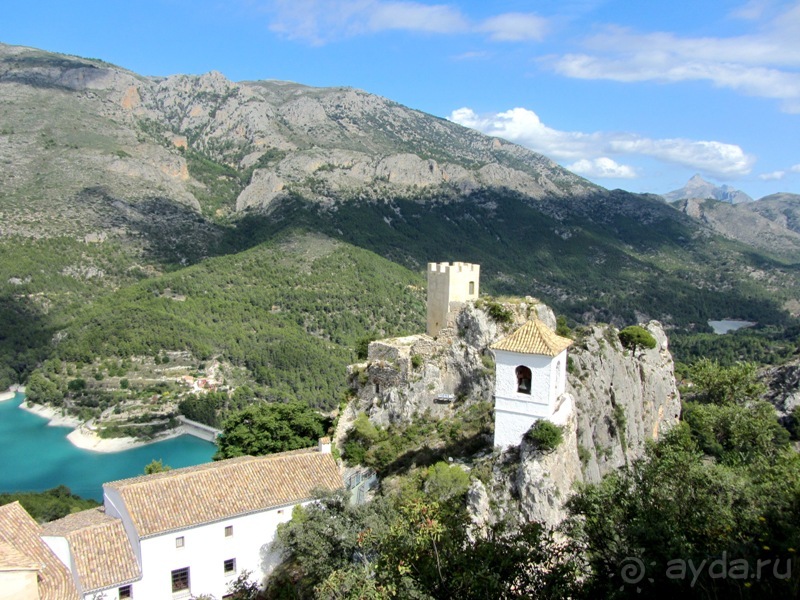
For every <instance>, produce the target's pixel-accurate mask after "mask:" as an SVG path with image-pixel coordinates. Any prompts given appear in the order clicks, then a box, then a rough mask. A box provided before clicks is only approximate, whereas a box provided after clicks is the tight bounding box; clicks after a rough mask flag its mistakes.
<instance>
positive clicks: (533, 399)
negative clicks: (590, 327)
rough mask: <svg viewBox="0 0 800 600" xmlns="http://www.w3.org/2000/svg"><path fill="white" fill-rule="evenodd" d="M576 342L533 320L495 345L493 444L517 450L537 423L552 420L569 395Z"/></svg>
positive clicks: (493, 346)
mask: <svg viewBox="0 0 800 600" xmlns="http://www.w3.org/2000/svg"><path fill="white" fill-rule="evenodd" d="M570 345H572V340H570V339H568V338H564V337H561V336H559V335H556V333H555V332H554V331H553V330H551V329H550V328H549V327H547V325H545V324H544V323H542V322H541V321H539V320H538V319H533V320H531V321H528V322H527V323H525V324H524V325H523V326H522V327H520V328H519V329H517V330H516V331H514V332H513V333H511V334H510V335H508V336H507V337H505V338H503V339H502V340H500V341H499V342H496V343H494V344H493V345H492V346H491V349H492V350H493V351H494V354H495V392H494V398H495V400H494V402H495V405H494V406H495V410H494V445H495V446H496V447H499V448H508V447H509V446H517V445H519V443H520V442H521V441H522V436H524V435H525V433H526V432H527V431H528V429H530V428H531V425H533V424H534V423H535V422H536V421H538V420H539V419H551V418H552V416H553V415H554V414H555V412H556V410H557V408H558V399H559V398H560V396H561V395H562V394H564V392H565V391H566V382H567V348H569V346H570Z"/></svg>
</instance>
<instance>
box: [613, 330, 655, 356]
mask: <svg viewBox="0 0 800 600" xmlns="http://www.w3.org/2000/svg"><path fill="white" fill-rule="evenodd" d="M619 341H620V342H621V343H622V345H623V346H625V347H626V348H628V349H629V350H635V349H636V347H637V346H638V347H641V348H650V349H652V348H655V347H656V338H654V337H653V336H652V335H651V334H650V332H649V331H647V330H646V329H645V328H644V327H640V326H639V325H631V326H630V327H626V328H625V329H623V330H622V331H620V332H619Z"/></svg>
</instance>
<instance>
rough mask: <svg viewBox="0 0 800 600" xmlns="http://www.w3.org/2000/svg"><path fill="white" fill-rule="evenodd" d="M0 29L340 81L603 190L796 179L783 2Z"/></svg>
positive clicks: (173, 7)
mask: <svg viewBox="0 0 800 600" xmlns="http://www.w3.org/2000/svg"><path fill="white" fill-rule="evenodd" d="M0 41H2V42H5V43H9V44H20V45H25V46H33V47H38V48H43V49H46V50H52V51H56V52H63V53H67V54H76V55H79V56H86V57H91V58H101V59H103V60H106V61H109V62H112V63H115V64H118V65H120V66H123V67H126V68H128V69H131V70H133V71H136V72H137V73H141V74H143V75H161V76H164V75H171V74H175V73H205V72H207V71H211V70H217V71H220V72H222V73H223V74H224V75H225V76H227V77H228V78H230V79H232V80H235V81H239V80H245V79H286V80H292V81H297V82H300V83H305V84H308V85H316V86H334V85H337V86H338V85H344V86H353V87H357V88H361V89H363V90H366V91H368V92H372V93H375V94H379V95H381V96H385V97H387V98H391V99H392V100H395V101H397V102H400V103H402V104H405V105H407V106H410V107H412V108H417V109H420V110H423V111H425V112H429V113H431V114H434V115H437V116H440V117H444V118H449V119H451V120H454V121H456V122H459V123H461V124H462V125H466V126H469V127H473V128H475V129H478V130H481V131H484V132H486V133H489V134H491V135H496V136H500V137H503V138H506V139H509V140H511V141H514V142H517V143H519V144H522V145H524V146H527V147H529V148H532V149H533V150H536V151H538V152H542V153H543V154H545V155H547V156H549V157H550V158H552V159H553V160H555V161H557V162H558V163H560V164H562V165H564V166H566V167H567V168H570V169H571V170H573V171H575V172H577V173H579V174H581V175H584V176H586V177H588V178H589V179H591V180H593V181H596V182H597V183H599V184H601V185H603V186H605V187H609V188H623V189H628V190H631V191H636V192H645V191H647V192H656V193H663V192H667V191H670V190H673V189H676V188H679V187H681V186H682V185H683V184H684V183H685V182H686V181H687V180H688V179H689V177H691V176H692V175H694V174H695V173H700V174H701V175H702V176H703V177H705V178H706V179H708V180H710V181H712V182H714V183H717V184H719V183H727V184H729V185H732V186H734V187H737V188H739V189H742V190H744V191H745V192H747V193H748V194H750V195H751V196H753V197H754V198H759V197H761V196H764V195H767V194H770V193H774V192H779V191H782V192H792V193H800V1H798V0H795V1H793V2H786V1H779V0H695V1H694V2H691V3H689V2H675V1H672V2H665V1H662V0H639V1H633V0H628V1H623V0H559V1H557V0H539V1H530V2H524V1H521V0H496V1H494V2H487V1H486V0H483V1H481V2H477V1H476V2H472V1H461V2H442V3H439V2H428V1H395V0H327V1H322V0H291V1H290V0H272V1H269V0H129V1H128V2H124V3H123V2H115V1H113V0H112V1H109V0H103V1H95V0H73V1H71V2H63V0H35V1H28V2H20V1H17V0H9V1H8V2H6V3H5V6H4V9H3V15H2V19H0Z"/></svg>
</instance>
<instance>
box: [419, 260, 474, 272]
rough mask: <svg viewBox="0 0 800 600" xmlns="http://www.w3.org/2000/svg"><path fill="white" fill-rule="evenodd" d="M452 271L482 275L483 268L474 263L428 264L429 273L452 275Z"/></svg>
mask: <svg viewBox="0 0 800 600" xmlns="http://www.w3.org/2000/svg"><path fill="white" fill-rule="evenodd" d="M452 271H455V272H458V273H475V274H476V275H480V272H481V266H480V265H476V264H474V263H465V262H454V263H446V262H443V263H434V262H432V263H428V272H429V273H450V272H452Z"/></svg>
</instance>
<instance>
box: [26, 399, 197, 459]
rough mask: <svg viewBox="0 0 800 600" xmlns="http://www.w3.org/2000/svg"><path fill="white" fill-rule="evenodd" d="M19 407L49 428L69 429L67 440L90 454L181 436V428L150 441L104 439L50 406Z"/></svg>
mask: <svg viewBox="0 0 800 600" xmlns="http://www.w3.org/2000/svg"><path fill="white" fill-rule="evenodd" d="M19 407H20V408H21V409H22V410H24V411H27V412H29V413H32V414H34V415H37V416H39V417H42V418H43V419H47V420H48V424H47V425H48V426H49V427H69V428H71V429H72V431H71V432H70V433H69V434H68V435H67V440H68V441H69V442H70V443H71V444H72V445H73V446H75V447H76V448H80V449H81V450H90V451H92V452H102V453H112V452H122V451H123V450H130V449H131V448H139V447H141V446H147V445H148V444H154V443H156V442H161V441H164V440H169V439H172V438H176V437H178V436H180V435H183V433H184V432H183V431H182V428H181V427H178V428H176V429H172V430H170V431H167V432H164V433H163V434H161V435H159V436H157V437H155V438H153V439H152V440H141V439H139V438H135V437H115V438H104V437H100V436H99V435H98V434H97V431H95V430H94V428H93V427H92V426H91V425H89V424H87V423H84V422H83V421H81V420H80V419H78V418H77V417H74V416H72V415H65V414H63V411H61V410H59V409H57V408H53V407H52V406H44V405H42V404H34V403H32V402H30V401H29V400H26V401H23V402H22V404H20V405H19Z"/></svg>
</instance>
